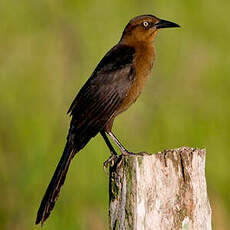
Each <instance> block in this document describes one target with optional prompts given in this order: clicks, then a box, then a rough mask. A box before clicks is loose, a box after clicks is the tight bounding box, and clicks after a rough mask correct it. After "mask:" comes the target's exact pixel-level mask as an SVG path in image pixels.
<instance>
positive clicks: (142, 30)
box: [120, 15, 180, 43]
mask: <svg viewBox="0 0 230 230" xmlns="http://www.w3.org/2000/svg"><path fill="white" fill-rule="evenodd" d="M169 27H180V26H179V25H177V24H176V23H174V22H170V21H166V20H163V19H159V18H157V17H155V16H153V15H140V16H137V17H135V18H133V19H131V20H130V21H129V23H128V25H127V26H126V27H125V29H124V32H123V34H122V37H121V41H120V42H122V43H136V42H144V43H153V41H154V39H155V37H156V34H157V31H158V30H159V29H161V28H169Z"/></svg>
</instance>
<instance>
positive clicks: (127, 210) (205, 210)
mask: <svg viewBox="0 0 230 230" xmlns="http://www.w3.org/2000/svg"><path fill="white" fill-rule="evenodd" d="M205 156H206V151H205V149H202V150H200V149H195V148H188V147H182V148H179V149H173V150H165V151H163V152H160V153H157V154H151V155H150V154H147V153H146V154H144V155H143V156H139V155H138V156H131V155H130V156H121V157H120V158H119V159H118V160H117V161H116V162H115V164H114V166H112V167H110V177H109V202H110V204H109V217H110V223H109V224H110V229H112V230H115V229H116V230H117V229H118V230H129V229H132V230H142V229H143V230H171V229H172V230H178V229H186V230H210V229H211V208H210V204H209V201H208V195H207V186H206V179H205Z"/></svg>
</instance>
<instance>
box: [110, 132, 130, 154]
mask: <svg viewBox="0 0 230 230" xmlns="http://www.w3.org/2000/svg"><path fill="white" fill-rule="evenodd" d="M108 134H109V136H110V137H111V138H112V139H113V141H114V143H115V144H116V145H117V147H118V148H119V149H120V150H121V153H122V155H130V154H133V153H131V152H129V151H128V150H127V149H126V148H125V147H124V146H123V145H122V144H121V142H120V141H119V140H118V139H117V138H116V137H115V135H114V134H113V133H112V132H108Z"/></svg>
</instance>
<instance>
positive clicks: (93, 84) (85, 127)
mask: <svg viewBox="0 0 230 230" xmlns="http://www.w3.org/2000/svg"><path fill="white" fill-rule="evenodd" d="M134 54H135V50H134V48H133V47H130V46H126V45H117V46H115V47H114V48H113V49H111V50H110V51H109V52H108V53H107V54H106V55H105V56H104V58H103V59H102V60H101V62H100V63H99V64H98V66H97V67H96V69H95V71H94V72H93V74H92V76H91V77H90V78H89V79H88V81H87V82H86V83H85V85H84V86H83V87H82V89H81V90H80V92H79V93H78V95H77V96H76V98H75V99H74V101H73V103H72V105H71V106H70V109H69V111H68V113H70V114H71V116H72V121H71V125H70V130H69V136H68V138H70V139H69V140H71V142H72V143H74V145H75V147H76V150H77V151H79V150H80V149H81V148H83V147H84V146H85V144H86V143H87V142H88V141H89V140H90V139H91V138H92V137H94V136H95V135H96V134H97V133H98V132H100V131H101V130H102V129H103V128H104V127H105V125H106V122H107V121H108V120H109V119H110V118H111V116H112V115H113V114H114V113H115V112H116V110H117V109H118V108H119V106H120V105H121V103H122V101H123V100H124V98H125V97H126V95H127V93H128V91H129V89H130V86H131V85H132V83H133V80H134V77H135V72H134V68H133V58H134Z"/></svg>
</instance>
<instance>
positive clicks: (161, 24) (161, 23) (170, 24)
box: [155, 19, 180, 29]
mask: <svg viewBox="0 0 230 230" xmlns="http://www.w3.org/2000/svg"><path fill="white" fill-rule="evenodd" d="M155 26H156V28H157V29H161V28H169V27H180V26H179V25H177V24H176V23H174V22H170V21H166V20H163V19H160V21H159V22H158V23H157V24H155Z"/></svg>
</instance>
